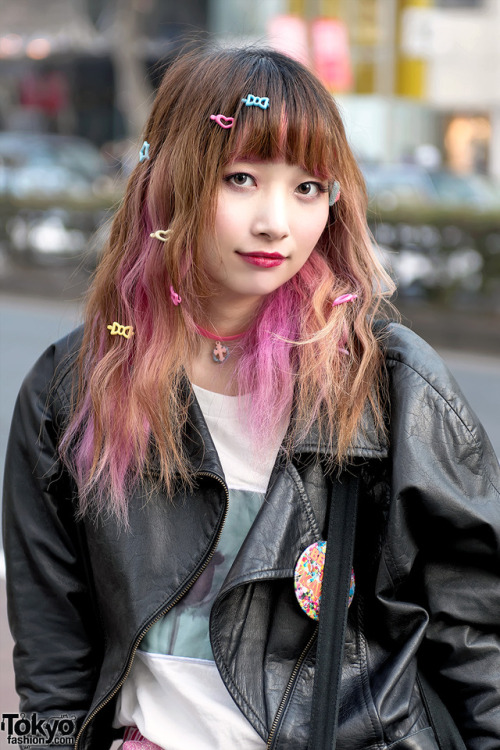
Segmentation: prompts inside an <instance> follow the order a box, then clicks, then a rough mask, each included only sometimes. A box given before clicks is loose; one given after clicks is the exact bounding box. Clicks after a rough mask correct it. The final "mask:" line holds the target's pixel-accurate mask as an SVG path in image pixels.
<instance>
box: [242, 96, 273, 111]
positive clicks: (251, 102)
mask: <svg viewBox="0 0 500 750" xmlns="http://www.w3.org/2000/svg"><path fill="white" fill-rule="evenodd" d="M241 101H242V102H244V103H245V106H247V107H260V108H261V109H267V108H268V107H269V97H267V96H254V95H253V94H248V96H247V98H246V99H242V100H241Z"/></svg>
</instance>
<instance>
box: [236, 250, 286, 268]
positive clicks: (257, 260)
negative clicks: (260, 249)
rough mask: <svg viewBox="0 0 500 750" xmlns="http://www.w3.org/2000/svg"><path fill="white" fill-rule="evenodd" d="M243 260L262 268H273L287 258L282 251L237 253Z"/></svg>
mask: <svg viewBox="0 0 500 750" xmlns="http://www.w3.org/2000/svg"><path fill="white" fill-rule="evenodd" d="M237 254H238V255H239V256H240V258H241V259H242V260H244V261H245V262H246V263H250V264H251V265H252V266H260V267H261V268H273V267H274V266H280V265H281V264H282V263H283V261H284V260H286V258H285V257H284V256H283V255H280V253H237Z"/></svg>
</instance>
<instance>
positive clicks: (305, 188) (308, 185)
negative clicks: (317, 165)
mask: <svg viewBox="0 0 500 750" xmlns="http://www.w3.org/2000/svg"><path fill="white" fill-rule="evenodd" d="M325 190H326V189H325ZM297 192H298V193H299V195H307V196H311V197H314V196H316V195H319V193H323V192H324V190H323V188H322V186H321V185H320V184H319V183H318V182H302V183H301V184H300V185H299V186H298V188H297Z"/></svg>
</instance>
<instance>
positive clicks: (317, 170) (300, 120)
mask: <svg viewBox="0 0 500 750" xmlns="http://www.w3.org/2000/svg"><path fill="white" fill-rule="evenodd" d="M212 55H213V52H212ZM215 56H216V57H218V56H220V57H219V60H218V66H217V67H218V68H219V71H218V72H219V78H218V84H217V86H216V87H215V90H214V88H213V87H212V92H211V95H210V98H211V99H212V102H213V104H214V106H216V107H219V108H218V109H217V113H221V114H223V115H225V116H226V117H234V119H235V122H234V125H233V127H232V128H231V129H230V130H228V131H226V133H227V135H225V138H223V139H222V140H219V139H218V140H219V143H220V144H221V147H222V150H221V153H220V164H221V166H225V165H226V164H227V163H229V162H231V161H235V160H237V159H245V158H249V159H259V160H279V159H284V160H285V161H287V162H288V163H290V164H298V165H299V166H301V167H302V168H303V169H305V170H306V171H307V172H309V173H311V174H313V175H315V176H317V177H319V178H321V179H333V178H336V177H338V164H337V163H336V162H337V159H336V154H337V153H338V151H339V144H340V142H341V141H340V139H339V137H338V136H339V129H340V130H342V132H343V125H342V121H341V118H340V116H339V113H338V110H337V107H336V105H335V103H334V101H333V98H332V97H331V96H330V94H329V93H328V92H327V91H326V89H324V88H323V87H322V85H321V84H319V82H318V81H317V80H316V78H315V77H314V76H313V75H312V74H311V73H310V72H309V71H308V70H307V69H306V68H304V67H303V66H302V65H300V64H299V63H297V62H295V61H294V60H292V59H291V58H289V57H286V56H284V55H282V54H280V53H278V52H274V51H270V50H262V49H256V50H249V49H248V48H247V49H244V50H241V49H235V50H224V51H222V52H219V53H215ZM199 72H200V73H201V70H200V71H199ZM248 94H253V95H254V96H258V97H268V98H269V107H268V108H267V109H262V108H261V107H259V106H246V105H245V103H244V102H243V101H242V99H244V98H246V97H247V96H248Z"/></svg>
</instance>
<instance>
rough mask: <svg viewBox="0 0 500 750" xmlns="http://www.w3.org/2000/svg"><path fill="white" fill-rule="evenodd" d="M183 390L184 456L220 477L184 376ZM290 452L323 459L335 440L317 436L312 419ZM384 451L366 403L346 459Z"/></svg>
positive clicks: (201, 469)
mask: <svg viewBox="0 0 500 750" xmlns="http://www.w3.org/2000/svg"><path fill="white" fill-rule="evenodd" d="M183 389H184V392H185V394H186V396H187V397H188V398H189V399H190V404H189V417H188V424H187V426H186V430H185V448H186V451H187V455H188V458H189V459H190V461H191V464H192V466H193V468H194V470H195V471H196V472H197V473H209V474H216V475H218V476H220V477H223V476H224V474H223V472H222V467H221V465H220V461H219V457H218V455H217V450H216V448H215V445H214V443H213V440H212V437H211V435H210V431H209V429H208V427H207V423H206V422H205V418H204V416H203V413H202V411H201V408H200V405H199V403H198V400H197V398H196V395H195V393H194V391H193V389H192V388H191V384H190V382H189V380H188V379H187V378H185V380H184V383H183ZM294 453H295V454H304V453H314V454H317V453H319V454H321V455H322V456H325V457H326V458H332V457H334V456H335V454H336V445H335V442H333V443H330V442H327V441H326V440H325V439H324V438H322V439H321V440H320V439H319V430H318V424H317V422H314V423H313V425H312V426H311V428H310V429H309V431H308V432H307V434H306V435H305V436H304V437H303V439H302V440H301V441H300V442H298V443H297V444H296V446H295V450H294ZM387 454H388V443H387V439H386V438H385V437H384V436H383V435H380V434H379V432H378V430H377V429H376V426H375V421H374V418H373V414H372V412H371V409H370V407H369V404H366V405H365V408H364V411H363V415H362V418H361V421H360V426H359V428H358V431H357V434H356V437H355V440H354V441H353V444H352V446H351V448H350V450H349V453H348V458H349V459H359V458H362V459H369V458H385V457H386V456H387Z"/></svg>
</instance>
